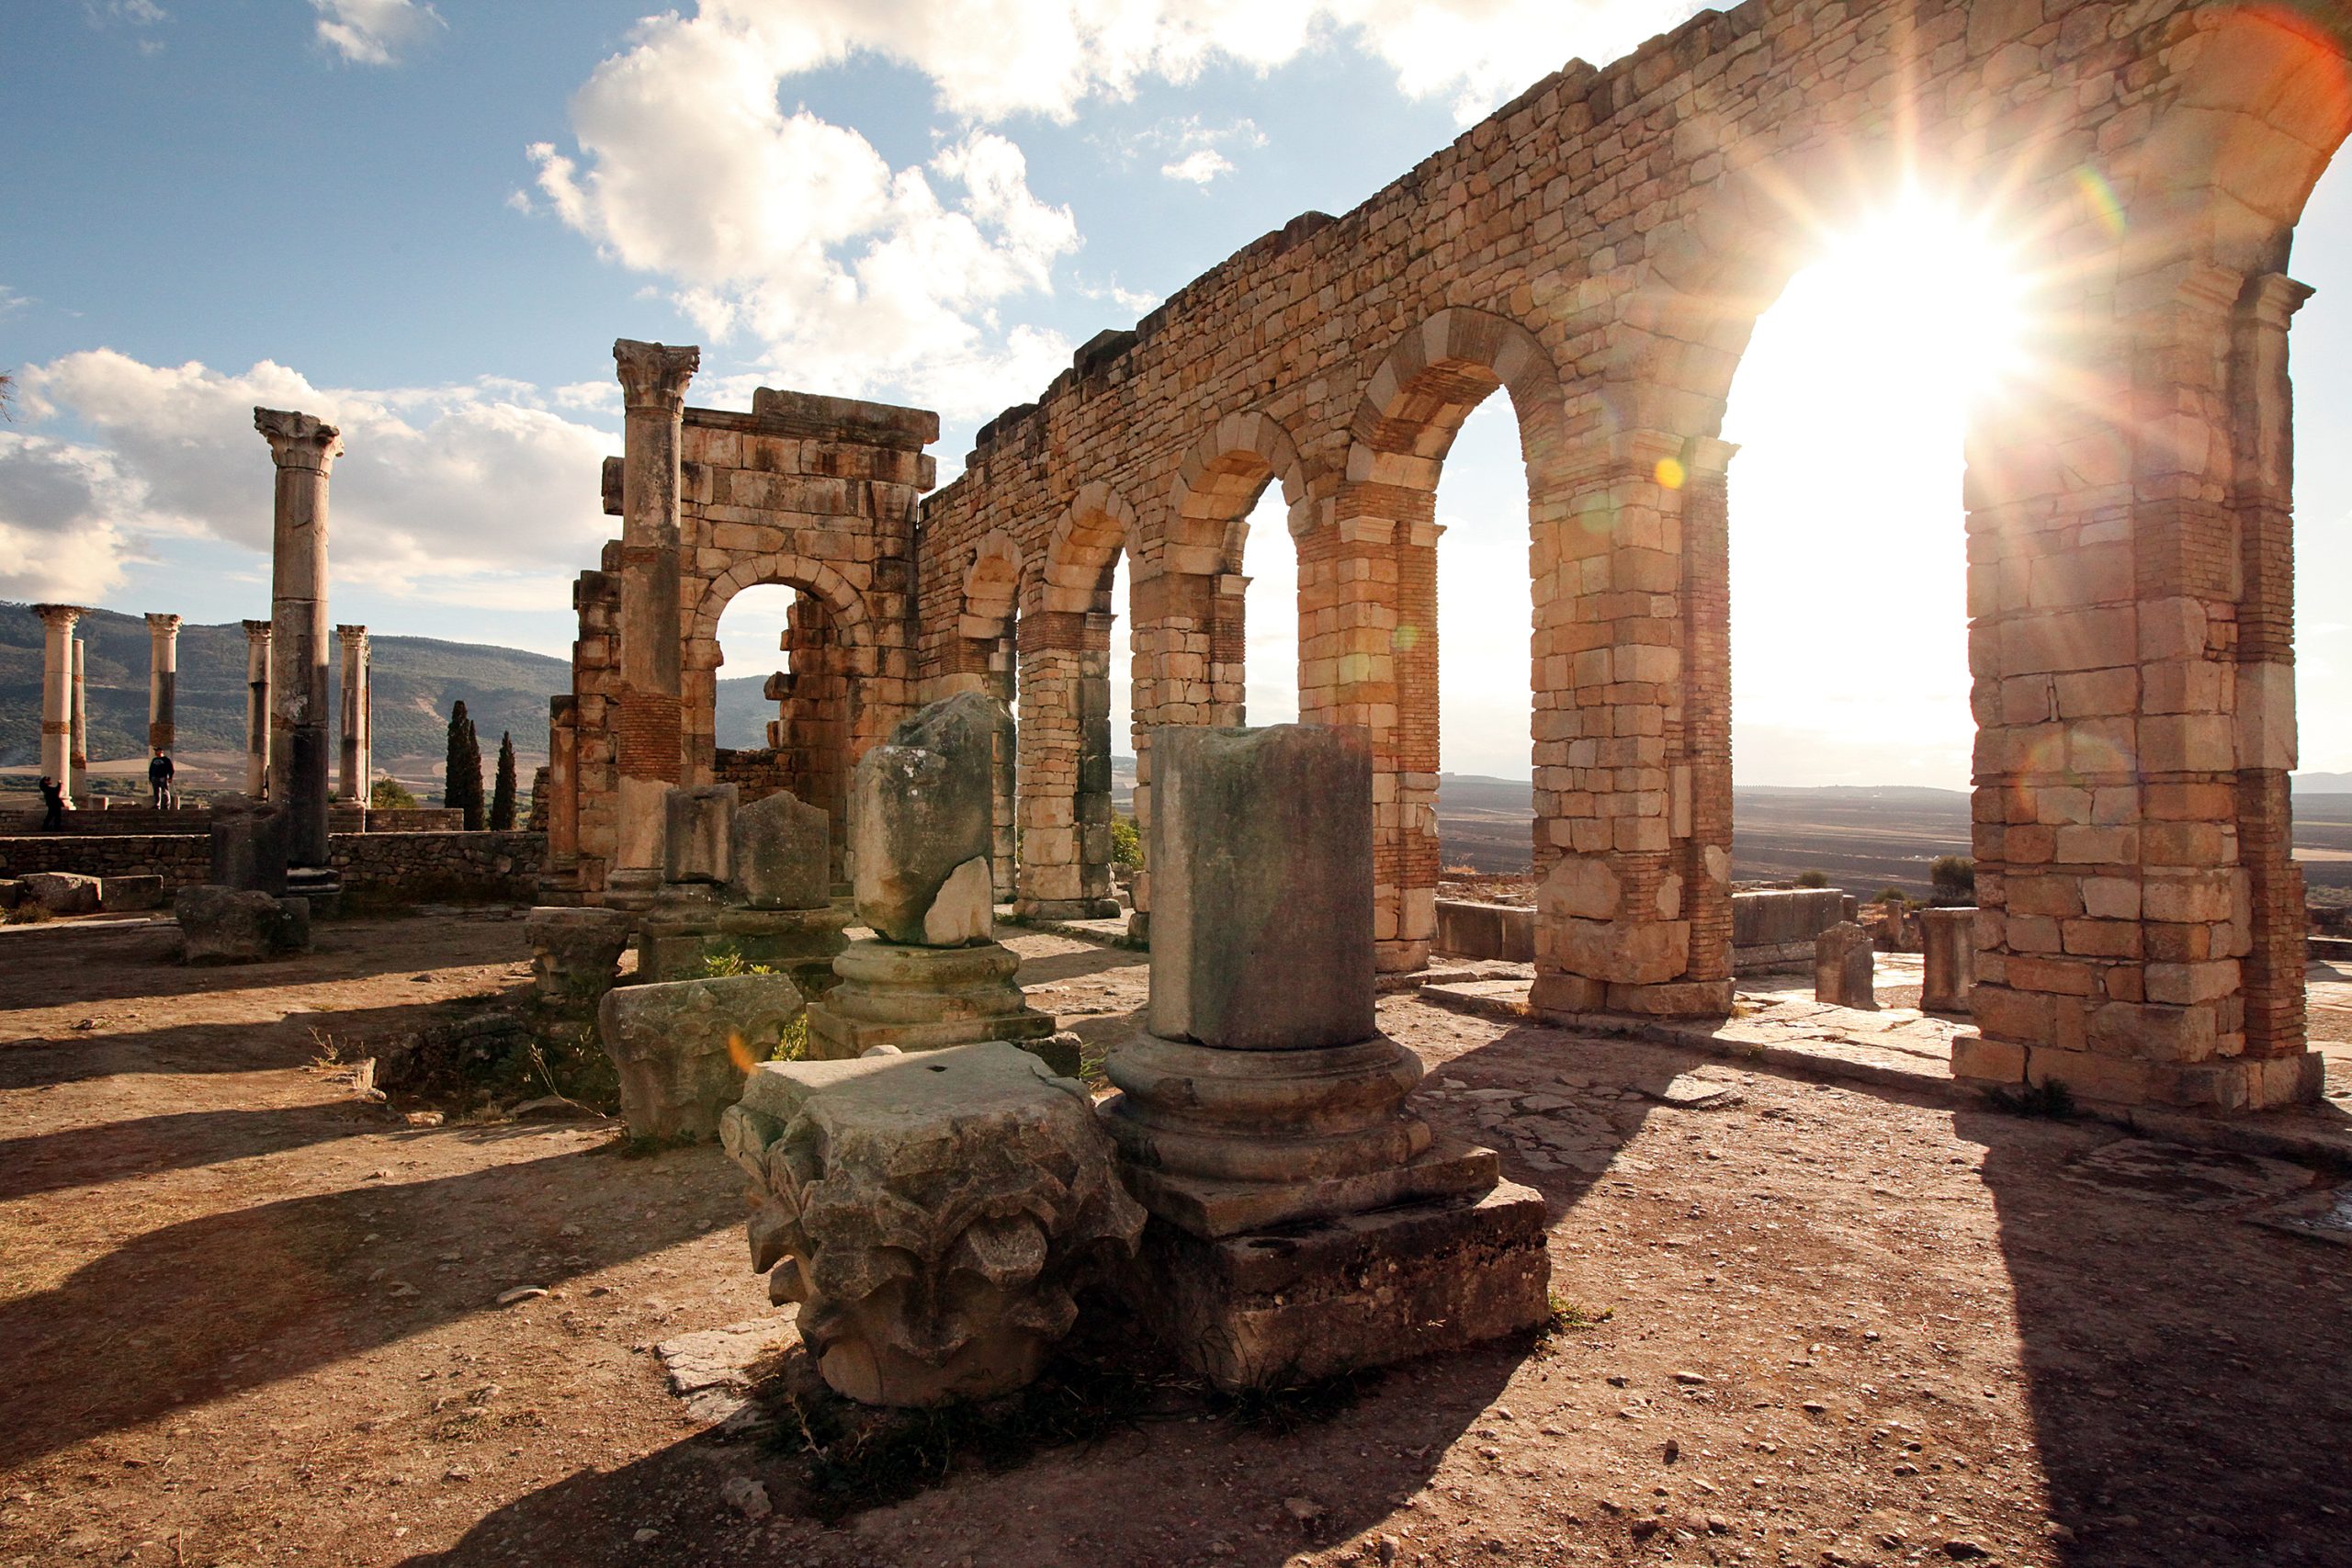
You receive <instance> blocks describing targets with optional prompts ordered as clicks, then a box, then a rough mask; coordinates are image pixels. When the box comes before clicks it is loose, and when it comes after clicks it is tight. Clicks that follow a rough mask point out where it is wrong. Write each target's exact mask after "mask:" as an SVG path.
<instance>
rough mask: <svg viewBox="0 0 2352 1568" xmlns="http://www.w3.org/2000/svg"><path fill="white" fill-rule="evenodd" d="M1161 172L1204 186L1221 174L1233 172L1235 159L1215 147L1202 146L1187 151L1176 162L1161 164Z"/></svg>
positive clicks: (1172, 178) (1173, 178) (1171, 177)
mask: <svg viewBox="0 0 2352 1568" xmlns="http://www.w3.org/2000/svg"><path fill="white" fill-rule="evenodd" d="M1159 172H1160V173H1161V174H1163V175H1167V176H1168V177H1169V178H1170V179H1171V180H1183V181H1186V182H1188V183H1189V184H1192V185H1196V186H1204V185H1206V184H1208V183H1209V182H1210V181H1211V180H1213V179H1215V178H1216V177H1217V175H1229V174H1231V173H1232V172H1233V160H1232V159H1230V158H1228V157H1227V156H1226V155H1225V154H1224V153H1222V152H1217V151H1216V149H1215V148H1211V147H1202V148H1198V149H1196V150H1194V151H1193V152H1187V153H1185V154H1184V155H1183V156H1182V158H1179V159H1177V160H1176V161H1175V162H1174V163H1171V164H1160V165H1159Z"/></svg>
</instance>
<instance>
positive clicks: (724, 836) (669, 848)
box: [662, 784, 738, 882]
mask: <svg viewBox="0 0 2352 1568" xmlns="http://www.w3.org/2000/svg"><path fill="white" fill-rule="evenodd" d="M737 795H738V792H737V790H736V788H735V786H734V785H733V784H704V785H701V786H698V787H696V788H694V789H673V790H672V791H670V793H669V794H668V795H665V796H663V798H662V814H663V830H662V877H663V879H664V880H665V881H669V882H726V881H729V880H730V877H729V858H730V854H729V852H730V847H731V844H732V841H733V829H734V820H735V802H736V799H737Z"/></svg>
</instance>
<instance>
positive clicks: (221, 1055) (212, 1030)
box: [0, 992, 510, 1090]
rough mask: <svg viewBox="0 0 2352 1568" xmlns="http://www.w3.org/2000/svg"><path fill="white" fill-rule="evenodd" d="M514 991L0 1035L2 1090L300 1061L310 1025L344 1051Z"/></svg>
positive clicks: (313, 1043)
mask: <svg viewBox="0 0 2352 1568" xmlns="http://www.w3.org/2000/svg"><path fill="white" fill-rule="evenodd" d="M509 1000H510V993H508V992H501V993H496V994H489V995H475V996H467V997H444V998H435V999H433V1000H430V1001H417V1002H410V1003H405V1004H401V1005H397V1006H390V1007H373V1008H342V1009H333V1010H314V1011H306V1012H299V1013H289V1014H288V1015H287V1016H286V1017H284V1018H282V1019H277V1020H273V1021H243V1022H240V1021H223V1022H219V1023H182V1024H173V1025H170V1026H169V1027H166V1028H163V1029H150V1030H143V1031H109V1032H105V1033H93V1034H78V1033H67V1034H60V1035H38V1036H34V1037H32V1038H29V1039H24V1040H9V1041H5V1042H0V1090H6V1089H37V1088H40V1087H43V1086H46V1085H50V1084H62V1083H77V1082H82V1081H85V1080H87V1079H91V1078H102V1077H114V1076H116V1075H118V1074H124V1073H156V1074H161V1073H245V1072H254V1071H258V1070H266V1069H269V1068H275V1067H290V1066H300V1065H301V1064H303V1063H304V1062H307V1061H310V1060H311V1058H312V1057H314V1056H316V1055H319V1053H320V1050H321V1046H320V1043H319V1042H318V1040H317V1039H315V1038H314V1037H313V1035H312V1033H311V1032H312V1031H313V1030H316V1031H319V1032H322V1033H324V1034H326V1035H329V1036H331V1037H332V1038H333V1039H334V1043H335V1045H336V1047H337V1049H338V1050H340V1051H341V1052H342V1053H343V1055H344V1056H345V1059H350V1058H351V1057H353V1056H355V1055H367V1054H368V1043H369V1042H371V1041H376V1040H380V1039H382V1038H384V1037H385V1036H387V1035H390V1034H396V1033H401V1032H407V1031H412V1030H417V1029H422V1028H424V1027H426V1026H427V1025H430V1024H434V1023H438V1022H443V1021H449V1020H453V1019H458V1018H461V1017H464V1016H465V1015H467V1014H468V1013H470V1012H479V1011H480V1010H482V1009H483V1008H486V1007H501V1006H505V1005H507V1004H508V1002H509Z"/></svg>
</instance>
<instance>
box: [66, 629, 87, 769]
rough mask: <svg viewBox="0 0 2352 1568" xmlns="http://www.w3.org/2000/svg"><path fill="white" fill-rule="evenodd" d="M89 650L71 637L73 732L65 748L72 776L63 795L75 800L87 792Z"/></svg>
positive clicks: (82, 643) (80, 640)
mask: <svg viewBox="0 0 2352 1568" xmlns="http://www.w3.org/2000/svg"><path fill="white" fill-rule="evenodd" d="M89 650H90V645H89V644H88V643H85V642H84V641H83V640H82V639H81V638H79V637H75V638H74V733H73V735H72V737H71V743H70V744H69V745H68V747H67V749H66V750H67V763H68V765H69V766H70V767H71V768H72V770H73V776H72V777H70V778H68V779H67V780H66V782H65V798H66V799H68V800H70V801H74V802H76V803H78V802H80V801H81V799H82V798H83V797H84V796H85V795H88V794H89V793H90V704H89V695H88V688H89V681H88V671H87V670H86V669H85V665H86V663H87V656H88V654H89Z"/></svg>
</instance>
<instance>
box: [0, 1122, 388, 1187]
mask: <svg viewBox="0 0 2352 1568" xmlns="http://www.w3.org/2000/svg"><path fill="white" fill-rule="evenodd" d="M383 1130H384V1123H383V1122H381V1121H380V1120H368V1121H363V1120H361V1119H360V1117H359V1116H358V1115H357V1114H356V1111H355V1108H354V1107H351V1106H347V1105H346V1106H338V1105H303V1106H291V1107H286V1108H282V1109H277V1110H267V1111H253V1110H247V1111H175V1112H173V1113H172V1114H170V1115H167V1116H139V1117H133V1118H132V1119H130V1121H127V1122H100V1123H98V1124H96V1125H94V1126H84V1127H69V1128H65V1129H62V1130H61V1131H58V1132H54V1133H36V1134H31V1135H29V1136H27V1137H22V1138H8V1139H5V1140H0V1202H6V1201H9V1200H11V1199H17V1198H29V1197H33V1196H35V1195H36V1194H38V1193H42V1192H56V1191H60V1190H63V1189H66V1188H69V1187H96V1186H99V1185H102V1184H104V1183H106V1182H109V1181H120V1180H123V1179H126V1178H129V1177H134V1176H152V1175H153V1174H154V1173H155V1172H157V1171H161V1170H183V1169H187V1168H189V1167H192V1166H199V1165H218V1164H220V1162H221V1161H223V1160H232V1159H243V1158H245V1157H247V1156H253V1155H266V1154H277V1153H279V1152H281V1151H283V1150H286V1149H296V1148H302V1147H305V1146H307V1145H311V1144H322V1143H325V1142H327V1141H328V1140H329V1139H333V1138H348V1137H352V1136H355V1135H356V1134H363V1133H380V1132H382V1131H383Z"/></svg>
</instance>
